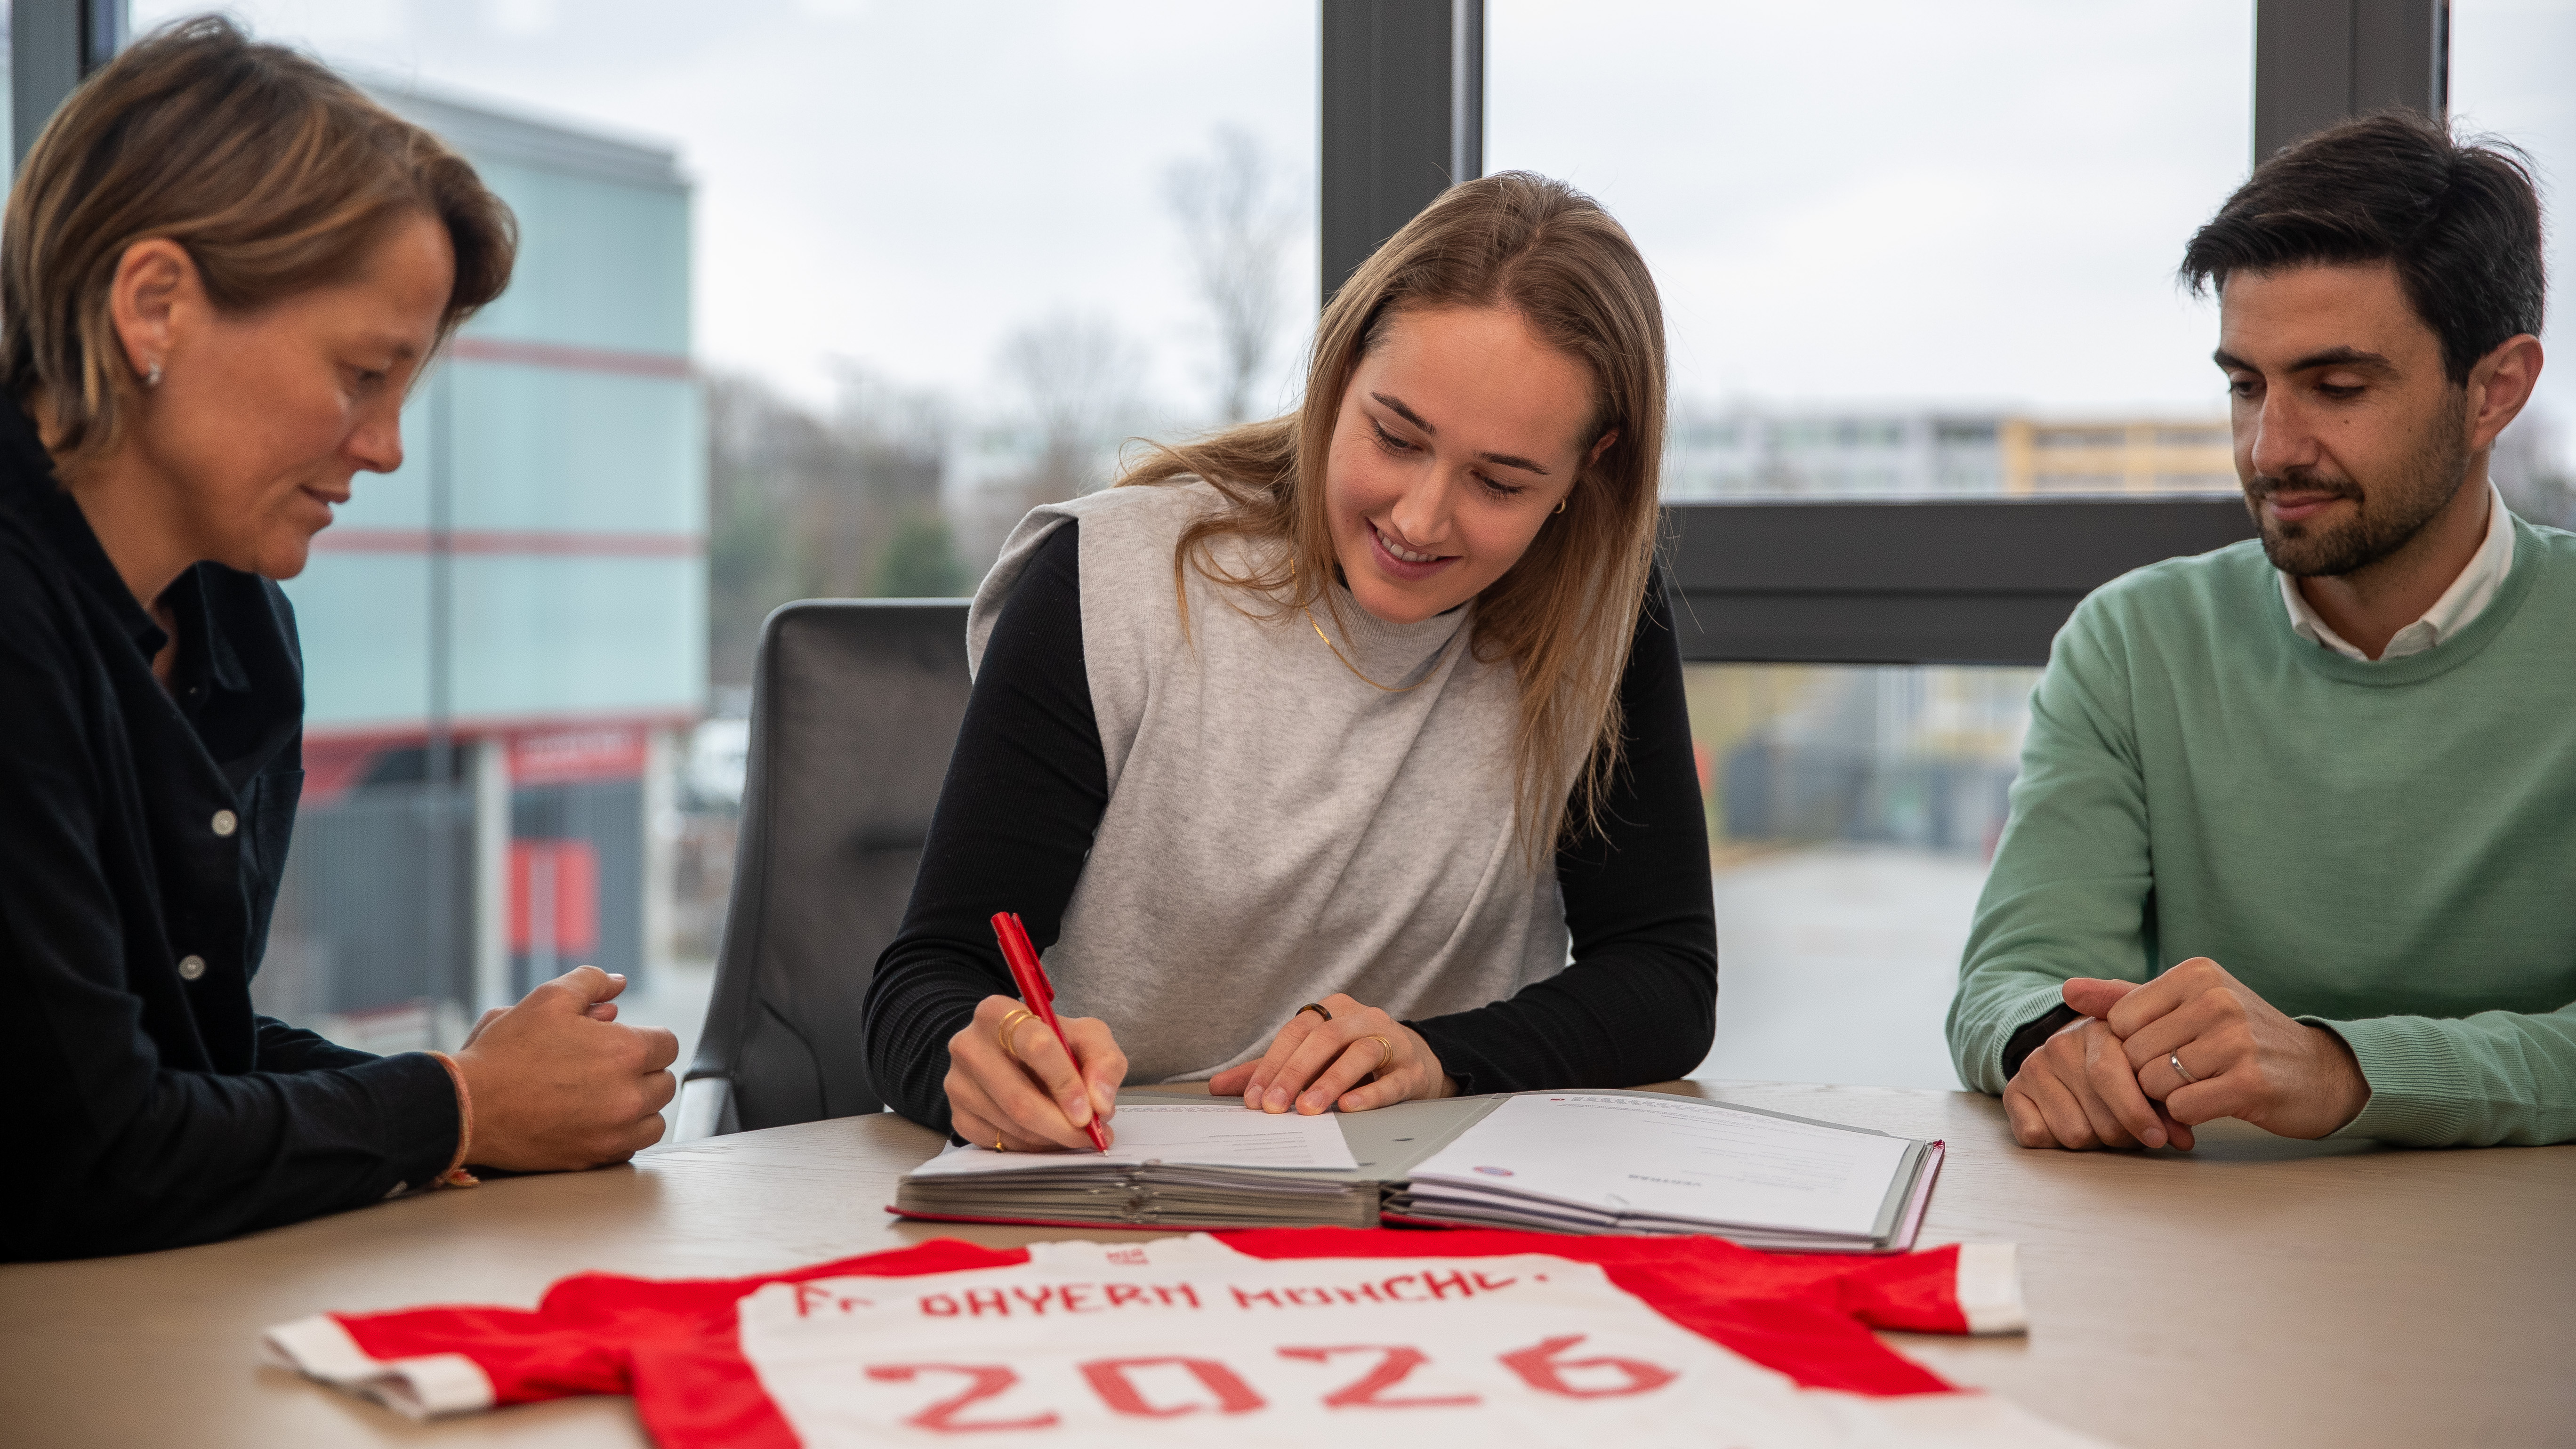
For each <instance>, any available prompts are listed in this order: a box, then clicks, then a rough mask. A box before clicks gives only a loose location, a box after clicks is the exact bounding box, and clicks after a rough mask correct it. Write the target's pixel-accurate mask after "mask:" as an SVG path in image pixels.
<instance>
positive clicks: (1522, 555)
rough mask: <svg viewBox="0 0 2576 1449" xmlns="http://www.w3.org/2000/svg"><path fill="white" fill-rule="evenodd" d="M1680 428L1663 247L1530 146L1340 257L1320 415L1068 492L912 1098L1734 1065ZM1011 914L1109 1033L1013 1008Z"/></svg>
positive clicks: (891, 1049) (1076, 1012) (921, 1003)
mask: <svg viewBox="0 0 2576 1449" xmlns="http://www.w3.org/2000/svg"><path fill="white" fill-rule="evenodd" d="M1663 431H1664V343H1663V325H1662V319H1661V312H1660V309H1659V305H1658V303H1657V300H1656V296H1655V289H1654V283H1653V280H1652V279H1651V278H1650V277H1649V276H1648V275H1647V272H1646V267H1645V264H1644V262H1643V261H1642V260H1641V259H1640V258H1639V257H1638V255H1637V252H1636V249H1635V247H1634V246H1633V245H1632V244H1631V243H1630V242H1629V240H1628V237H1627V234H1626V233H1625V232H1624V231H1622V230H1621V229H1620V227H1619V225H1618V224H1617V223H1616V222H1615V221H1613V220H1611V218H1610V217H1609V216H1608V215H1607V214H1605V213H1604V212H1603V211H1602V210H1601V209H1600V208H1599V207H1598V206H1597V205H1595V204H1594V203H1593V202H1592V201H1591V200H1590V199H1588V198H1586V197H1584V196H1582V195H1580V194H1579V193H1576V192H1574V191H1572V190H1571V189H1569V188H1567V187H1564V186H1561V185H1559V184H1557V183H1554V182H1551V181H1547V180H1544V179H1541V178H1538V177H1533V176H1529V175H1524V174H1507V175H1502V176H1494V177H1488V178H1486V179H1484V180H1480V181H1475V182H1470V183H1467V184H1465V185H1461V186H1458V187H1456V188H1453V189H1452V190H1450V191H1449V192H1448V193H1446V194H1445V195H1443V196H1442V197H1441V198H1440V199H1439V200H1438V201H1437V202H1435V203H1434V204H1433V205H1432V206H1431V207H1430V208H1429V209H1428V210H1426V211H1425V212H1423V214H1422V215H1421V216H1420V217H1418V218H1416V219H1415V220H1414V221H1413V222H1412V223H1410V224H1409V225H1407V226H1406V227H1405V228H1404V229H1403V230H1402V231H1400V232H1398V233H1397V234H1396V235H1395V236H1394V237H1393V238H1392V239H1390V240H1389V241H1388V242H1387V244H1386V245H1385V246H1384V247H1383V248H1381V249H1380V250H1379V252H1378V253H1377V255H1376V256H1374V257H1373V258H1371V259H1370V260H1369V262H1368V263H1367V264H1366V265H1364V266H1363V267H1361V268H1360V270H1359V272H1358V273H1357V274H1356V275H1354V276H1353V277H1352V279H1351V280H1350V282H1349V283H1347V284H1346V285H1345V286H1344V287H1343V288H1342V289H1341V291H1340V292H1339V294H1337V295H1336V297H1335V298H1334V300H1333V302H1332V305H1331V306H1330V307H1328V308H1327V309H1326V311H1325V314H1324V317H1323V320H1322V323H1321V326H1320V328H1319V330H1318V333H1317V337H1316V343H1315V350H1314V362H1313V367H1312V371H1311V372H1310V374H1309V376H1308V379H1307V393H1306V401H1305V404H1304V407H1303V408H1302V409H1301V410H1300V411H1299V412H1297V413H1295V414H1292V415H1290V416H1287V417H1283V418H1278V419H1274V420H1272V421H1269V422H1262V423H1253V424H1249V425H1245V426H1242V427H1237V428H1234V429H1231V430H1229V431H1226V432H1223V433H1219V434H1217V435H1215V436H1213V437H1211V438H1207V439H1204V440H1202V441H1199V442H1195V443H1191V444H1187V445H1180V446H1172V447H1166V448H1161V449H1158V450H1156V452H1155V454H1154V456H1153V458H1152V460H1151V461H1149V462H1147V463H1146V464H1145V465H1144V466H1143V467H1141V468H1138V469H1136V470H1135V471H1133V472H1131V473H1130V474H1129V475H1128V476H1126V477H1125V478H1123V479H1121V480H1120V485H1121V486H1119V487H1116V488H1112V489H1109V490H1106V491H1104V492H1101V493H1096V494H1093V495H1091V496H1089V497H1084V498H1078V499H1075V500H1073V501H1071V502H1068V503H1061V504H1051V505H1049V506H1047V507H1044V508H1040V509H1038V510H1037V511H1036V512H1034V513H1032V514H1030V515H1029V517H1028V518H1027V519H1025V520H1024V521H1023V522H1022V523H1021V524H1020V527H1019V528H1018V530H1017V531H1016V532H1015V533H1013V534H1012V536H1011V538H1010V540H1009V542H1008V543H1007V544H1005V545H1004V547H1003V550H1002V556H1001V559H1000V561H999V562H998V563H996V564H995V565H994V568H993V571H992V573H991V574H990V575H989V576H988V577H987V578H986V579H985V580H984V583H983V586H982V588H981V590H980V591H979V592H978V593H977V595H976V598H975V606H974V610H973V613H972V616H971V619H970V622H969V625H968V637H969V656H970V659H971V660H972V661H973V663H974V665H975V668H976V676H975V686H974V693H973V695H972V698H971V700H970V702H969V704H968V706H967V712H966V718H965V721H964V724H963V726H962V727H961V729H960V731H959V734H958V739H957V745H956V751H955V754H954V755H953V756H952V758H951V760H950V763H949V768H948V777H947V780H946V782H945V784H944V785H943V787H942V789H941V793H940V800H939V808H938V812H937V815H936V818H935V819H934V820H933V822H932V825H931V831H930V839H929V842H928V844H927V846H926V848H925V850H924V852H923V856H922V862H921V869H920V874H919V876H918V877H917V879H916V881H915V884H914V887H913V894H912V901H911V904H910V907H909V908H908V910H907V911H906V913H905V917H904V923H903V929H902V931H901V932H900V934H899V935H898V936H897V937H896V939H895V941H894V943H893V944H892V945H891V946H889V947H888V948H887V950H886V952H885V955H884V957H883V958H882V959H881V960H880V961H879V963H878V966H877V973H876V977H875V980H874V981H873V983H872V984H871V986H870V989H869V996H868V1003H867V1047H868V1050H869V1053H870V1061H871V1070H872V1074H873V1075H874V1077H875V1080H876V1081H877V1083H878V1086H879V1088H880V1089H881V1090H882V1091H883V1092H884V1093H885V1094H886V1097H887V1100H888V1101H889V1102H890V1103H892V1104H893V1105H894V1106H895V1107H896V1109H897V1110H899V1111H901V1112H903V1113H904V1114H905V1115H906V1116H908V1117H911V1118H913V1119H914V1120H916V1121H919V1122H923V1123H926V1124H929V1125H932V1126H936V1127H944V1128H948V1129H950V1130H952V1131H953V1132H954V1133H956V1134H957V1135H958V1136H959V1137H960V1138H962V1139H964V1140H967V1141H971V1142H976V1143H980V1144H986V1145H991V1146H996V1147H1002V1148H1006V1149H1009V1150H1013V1151H1022V1150H1044V1149H1053V1148H1075V1147H1081V1146H1084V1145H1086V1144H1087V1137H1086V1134H1085V1131H1084V1124H1085V1123H1087V1122H1089V1121H1091V1120H1092V1119H1093V1118H1094V1117H1095V1115H1096V1116H1098V1117H1100V1118H1104V1119H1105V1118H1108V1117H1110V1116H1111V1115H1112V1113H1113V1111H1114V1102H1113V1094H1114V1092H1115V1091H1116V1089H1117V1087H1118V1086H1119V1085H1120V1084H1121V1083H1122V1082H1127V1081H1145V1082H1158V1081H1173V1080H1199V1079H1206V1080H1208V1082H1209V1085H1210V1088H1211V1090H1212V1091H1214V1092H1215V1093H1217V1094H1219V1095H1240V1096H1241V1097H1242V1098H1243V1099H1244V1101H1245V1102H1246V1103H1247V1104H1249V1105H1252V1106H1257V1107H1261V1108H1263V1109H1265V1110H1268V1111H1272V1112H1282V1111H1291V1110H1293V1111H1298V1112H1306V1113H1313V1112H1321V1111H1325V1110H1329V1109H1332V1108H1339V1109H1341V1110H1343V1111H1357V1110H1362V1109H1365V1108H1371V1107H1382V1106H1385V1105H1388V1104H1390V1103H1394V1102H1400V1101H1404V1100H1406V1099H1408V1098H1413V1097H1437V1096H1448V1095H1451V1094H1454V1093H1459V1092H1492V1091H1510V1090H1520V1089H1528V1088H1541V1087H1574V1086H1631V1085H1635V1084H1638V1083H1642V1082H1650V1081H1657V1080H1662V1079H1666V1078H1670V1077H1675V1076H1679V1075H1681V1074H1682V1073H1684V1072H1687V1071H1689V1070H1690V1069H1691V1068H1692V1067H1694V1066H1696V1065H1698V1063H1699V1061H1700V1059H1701V1058H1702V1056H1703V1055H1704V1054H1705V1053H1706V1052H1707V1050H1708V1044H1709V1039H1710V1035H1711V1030H1712V1023H1713V1016H1714V1009H1715V1002H1716V991H1717V952H1716V939H1715V917H1714V912H1713V910H1712V907H1711V904H1710V893H1709V874H1708V847H1707V839H1706V826H1705V822H1704V821H1703V818H1702V815H1701V805H1700V798H1699V792H1698V786H1697V780H1696V776H1695V774H1694V770H1693V765H1692V757H1691V744H1690V736H1689V728H1688V719H1687V717H1686V715H1685V712H1684V707H1683V698H1682V676H1681V660H1680V655H1679V652H1678V650H1677V648H1676V645H1675V641H1674V637H1673V633H1672V630H1671V626H1670V622H1669V618H1668V615H1667V613H1666V609H1665V605H1664V602H1663V600H1662V597H1661V590H1660V587H1659V586H1658V581H1657V580H1655V578H1654V577H1653V540H1654V529H1655V517H1656V514H1655V477H1656V462H1657V455H1658V451H1659V445H1660V443H1661V441H1662V437H1663ZM1002 910H1010V911H1017V912H1019V913H1020V914H1021V915H1022V916H1023V918H1024V919H1025V920H1026V921H1027V923H1028V926H1029V930H1030V934H1031V936H1032V938H1033V939H1034V941H1035V943H1036V944H1037V945H1038V946H1039V948H1040V949H1041V950H1042V951H1044V953H1045V958H1046V961H1047V965H1048V969H1049V972H1050V974H1051V975H1052V976H1053V977H1054V980H1055V983H1056V986H1057V989H1058V992H1059V1004H1060V1007H1061V1008H1062V1009H1063V1010H1064V1012H1065V1014H1066V1016H1067V1018H1068V1019H1067V1020H1066V1023H1065V1027H1066V1032H1067V1035H1068V1038H1069V1040H1070V1042H1071V1044H1072V1049H1073V1056H1072V1059H1068V1058H1067V1055H1066V1053H1065V1052H1064V1051H1063V1050H1062V1049H1061V1048H1059V1047H1058V1046H1057V1045H1056V1044H1055V1042H1054V1041H1053V1040H1052V1038H1051V1037H1050V1036H1049V1035H1048V1033H1046V1032H1045V1031H1043V1030H1034V1031H1033V1030H1029V1029H1027V1026H1028V1023H1027V1021H1026V1020H1025V1019H1024V1018H1014V1017H1013V1016H1012V1013H1013V1012H1014V1011H1015V1010H1016V1009H1017V1008H1018V1006H1019V1003H1018V1001H1017V1000H1016V999H1014V997H1013V996H1012V995H1010V991H1011V987H1010V984H1009V983H1010V978H1009V975H1008V973H1007V971H1006V969H1005V967H1004V965H1003V962H1002V959H1001V956H1000V954H999V951H998V950H997V948H996V946H995V943H994V939H993V935H992V931H991V928H990V926H989V925H988V924H987V921H988V918H989V917H990V916H991V915H992V914H993V913H994V912H996V911H1002ZM1569 942H1570V946H1571V951H1570V959H1569Z"/></svg>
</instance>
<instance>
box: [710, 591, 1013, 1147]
mask: <svg viewBox="0 0 2576 1449" xmlns="http://www.w3.org/2000/svg"><path fill="white" fill-rule="evenodd" d="M967 688H968V681H967V675H966V601H965V600H963V599H886V600H877V599H812V600H807V601H805V602H802V603H795V604H786V605H783V606H781V607H780V608H779V609H778V611H777V612H775V613H773V614H771V615H770V616H769V619H768V622H766V623H765V624H763V625H762V626H761V633H760V655H759V660H758V662H757V663H756V664H755V665H754V667H753V674H752V695H751V699H752V705H751V753H750V760H749V768H748V771H747V775H746V778H745V781H744V787H743V797H742V832H741V836H740V838H739V840H738V841H737V842H736V844H735V847H734V880H733V900H732V904H731V907H730V909H729V910H728V912H727V914H726V917H725V928H724V943H723V945H722V947H721V948H720V949H719V951H718V953H717V962H716V980H715V990H714V993H713V995H712V996H711V997H710V998H709V1000H708V1002H707V1020H706V1027H705V1029H704V1031H703V1032H702V1033H701V1034H700V1036H699V1038H698V1052H697V1058H696V1060H694V1061H692V1062H691V1063H690V1064H689V1069H688V1075H687V1077H686V1078H685V1080H684V1081H683V1083H682V1085H681V1088H680V1096H679V1100H678V1102H677V1103H676V1104H675V1110H674V1111H673V1113H672V1131H671V1136H670V1138H669V1139H668V1140H670V1141H671V1142H674V1143H679V1142H686V1141H690V1140H693V1139H695V1138H700V1137H712V1136H717V1135H720V1134H723V1133H728V1132H745V1131H751V1130H754V1129H757V1128H761V1127H779V1126H784V1125H786V1124H788V1123H791V1122H811V1121H815V1120H817V1119H820V1118H825V1117H848V1116H854V1115H857V1114H859V1113H863V1112H875V1111H878V1110H880V1109H881V1108H882V1107H883V1106H884V1102H883V1099H882V1098H881V1097H880V1096H879V1095H878V1092H877V1090H876V1087H875V1085H874V1084H873V1083H872V1082H871V1081H870V1079H869V1076H868V1064H867V1053H866V1049H865V1047H864V1045H863V1036H862V1034H861V1032H860V1029H859V1006H860V1003H861V1002H862V1001H863V1000H864V999H865V998H866V996H867V991H868V981H869V978H870V977H871V976H873V975H874V974H875V971H876V963H877V954H878V953H879V952H881V951H883V950H884V949H885V948H886V943H887V942H889V941H891V940H893V939H894V933H895V930H896V928H897V927H898V926H899V925H900V924H901V923H902V920H903V909H904V904H905V902H906V901H907V900H908V899H909V898H910V896H911V894H912V877H913V873H914V871H915V869H916V868H917V867H918V866H919V864H920V861H921V849H922V845H923V843H924V842H925V841H926V840H928V838H929V835H930V812H931V810H932V808H933V807H935V806H936V805H937V804H938V802H939V784H940V780H941V778H942V777H943V776H944V775H945V774H946V773H947V770H948V752H949V747H950V746H951V745H952V744H953V743H954V742H955V740H956V738H957V725H958V721H959V720H961V719H963V718H964V717H965V714H966V693H967Z"/></svg>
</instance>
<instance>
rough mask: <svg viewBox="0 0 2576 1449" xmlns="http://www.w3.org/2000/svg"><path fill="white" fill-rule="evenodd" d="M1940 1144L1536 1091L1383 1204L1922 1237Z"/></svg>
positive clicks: (1549, 1220) (1410, 1209) (1403, 1209)
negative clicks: (1919, 1234) (1918, 1232)
mask: <svg viewBox="0 0 2576 1449" xmlns="http://www.w3.org/2000/svg"><path fill="white" fill-rule="evenodd" d="M1940 1159H1941V1144H1939V1143H1937V1142H1922V1141H1917V1140H1914V1139H1911V1138H1904V1137H1890V1136H1887V1135H1885V1134H1883V1133H1878V1132H1871V1131H1867V1130H1865V1129H1862V1128H1858V1127H1843V1126H1838V1125H1836V1124H1833V1123H1830V1122H1814V1121H1809V1120H1807V1119H1805V1118H1800V1117H1787V1116H1782V1115H1779V1114H1776V1113H1770V1112H1763V1111H1758V1110H1756V1109H1753V1108H1749V1107H1734V1106H1729V1105H1726V1104H1724V1103H1720V1102H1707V1101H1701V1100H1698V1099H1696V1098H1691V1097H1672V1096H1664V1095H1661V1094H1658V1093H1651V1092H1531V1093H1525V1094H1522V1095H1520V1096H1515V1097H1511V1098H1508V1099H1506V1100H1505V1101H1504V1102H1503V1103H1502V1105H1501V1106H1499V1107H1497V1108H1496V1109H1494V1111H1492V1112H1491V1113H1489V1114H1487V1115H1486V1116H1485V1117H1484V1118H1483V1119H1482V1120H1480V1121H1478V1122H1477V1123H1476V1124H1475V1125H1474V1126H1472V1127H1469V1128H1468V1129H1467V1130H1466V1131H1465V1132H1463V1133H1461V1134H1459V1135H1458V1137H1457V1138H1456V1139H1455V1140H1453V1141H1451V1142H1450V1143H1449V1145H1448V1146H1447V1147H1446V1148H1444V1149H1442V1150H1441V1151H1439V1152H1436V1153H1434V1154H1432V1155H1431V1156H1430V1157H1428V1158H1426V1159H1425V1160H1423V1161H1422V1162H1420V1163H1418V1164H1416V1165H1415V1166H1414V1168H1413V1170H1412V1173H1411V1177H1410V1181H1409V1182H1407V1183H1406V1184H1404V1186H1403V1187H1402V1189H1401V1190H1400V1191H1398V1192H1397V1193H1396V1194H1395V1195H1394V1196H1393V1198H1391V1199H1390V1200H1389V1202H1388V1203H1387V1205H1386V1215H1387V1216H1388V1217H1390V1218H1393V1219H1395V1220H1397V1221H1409V1222H1429V1223H1448V1224H1456V1225H1459V1226H1474V1227H1499V1228H1542V1229H1555V1230H1557V1231H1560V1232H1572V1233H1707V1234H1712V1235H1715V1236H1719V1237H1724V1238H1729V1239H1732V1240H1734V1241H1736V1242H1739V1243H1743V1244H1745V1245H1746V1246H1748V1247H1756V1248H1780V1249H1796V1250H1801V1251H1806V1252H1845V1253H1869V1252H1887V1251H1890V1250H1893V1249H1899V1248H1903V1247H1906V1246H1909V1245H1910V1244H1911V1243H1912V1242H1913V1239H1914V1231H1915V1228H1916V1227H1917V1226H1918V1225H1919V1224H1920V1223H1921V1221H1922V1216H1923V1206H1924V1204H1925V1202H1926V1201H1928V1200H1929V1198H1930V1196H1931V1191H1932V1178H1933V1174H1934V1173H1935V1172H1936V1171H1937V1170H1938V1167H1939V1163H1940Z"/></svg>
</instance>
